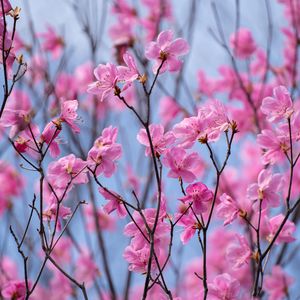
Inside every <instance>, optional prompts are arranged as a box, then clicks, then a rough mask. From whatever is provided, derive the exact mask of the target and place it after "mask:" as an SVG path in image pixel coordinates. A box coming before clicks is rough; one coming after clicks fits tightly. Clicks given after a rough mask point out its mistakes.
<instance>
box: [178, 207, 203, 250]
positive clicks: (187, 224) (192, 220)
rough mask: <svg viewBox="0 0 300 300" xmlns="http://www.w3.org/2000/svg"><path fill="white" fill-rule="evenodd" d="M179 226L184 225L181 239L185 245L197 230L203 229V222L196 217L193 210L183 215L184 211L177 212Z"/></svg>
mask: <svg viewBox="0 0 300 300" xmlns="http://www.w3.org/2000/svg"><path fill="white" fill-rule="evenodd" d="M175 217H176V220H179V221H178V226H181V227H183V232H182V233H181V234H180V240H181V242H182V243H183V244H184V245H185V244H187V243H188V242H189V241H190V240H191V238H192V237H193V236H194V234H195V233H196V231H197V230H200V229H201V224H200V223H199V222H198V220H197V219H196V217H195V215H194V214H193V213H192V212H190V211H189V212H187V213H186V214H185V215H183V216H182V213H178V214H175Z"/></svg>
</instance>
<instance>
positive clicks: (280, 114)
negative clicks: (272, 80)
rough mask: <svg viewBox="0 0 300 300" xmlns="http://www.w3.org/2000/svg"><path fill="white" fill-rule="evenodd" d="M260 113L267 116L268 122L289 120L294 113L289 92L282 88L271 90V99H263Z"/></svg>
mask: <svg viewBox="0 0 300 300" xmlns="http://www.w3.org/2000/svg"><path fill="white" fill-rule="evenodd" d="M261 111H262V112H263V113H264V114H265V115H267V120H268V121H269V122H277V121H280V120H282V119H287V118H289V117H290V116H291V115H292V113H293V112H294V108H293V102H292V99H291V96H290V93H289V91H288V90H287V88H286V87H284V86H278V87H275V88H274V89H273V97H266V98H264V99H263V102H262V106H261Z"/></svg>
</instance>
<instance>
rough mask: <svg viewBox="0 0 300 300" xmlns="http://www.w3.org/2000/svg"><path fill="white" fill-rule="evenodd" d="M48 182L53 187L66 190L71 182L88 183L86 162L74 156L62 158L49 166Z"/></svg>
mask: <svg viewBox="0 0 300 300" xmlns="http://www.w3.org/2000/svg"><path fill="white" fill-rule="evenodd" d="M47 178H48V180H49V183H50V184H52V185H53V187H56V188H61V189H65V188H66V187H67V186H68V184H69V182H70V181H72V184H82V183H87V182H88V177H87V169H86V162H85V161H83V160H82V159H81V158H77V157H76V156H75V155H74V154H69V155H67V156H64V157H61V158H60V159H59V160H58V161H53V162H51V163H50V164H49V166H48V177H47Z"/></svg>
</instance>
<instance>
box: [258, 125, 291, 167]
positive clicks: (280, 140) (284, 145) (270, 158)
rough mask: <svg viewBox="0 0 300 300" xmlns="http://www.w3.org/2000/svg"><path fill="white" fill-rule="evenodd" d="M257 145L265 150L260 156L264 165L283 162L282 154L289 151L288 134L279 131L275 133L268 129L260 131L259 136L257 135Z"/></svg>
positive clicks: (283, 156)
mask: <svg viewBox="0 0 300 300" xmlns="http://www.w3.org/2000/svg"><path fill="white" fill-rule="evenodd" d="M257 143H258V144H259V146H260V147H261V148H262V149H264V150H265V151H264V153H263V156H262V162H263V163H264V164H265V165H266V164H274V163H276V162H279V161H282V160H284V159H285V155H284V152H287V151H288V150H289V149H290V142H289V137H288V134H287V133H285V132H284V131H283V130H280V129H277V130H276V131H275V132H274V131H272V130H270V129H264V130H262V132H261V134H258V135H257Z"/></svg>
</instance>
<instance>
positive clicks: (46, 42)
mask: <svg viewBox="0 0 300 300" xmlns="http://www.w3.org/2000/svg"><path fill="white" fill-rule="evenodd" d="M39 36H40V37H41V38H42V39H43V42H42V49H43V50H45V51H50V52H51V54H52V57H53V58H54V59H57V58H58V57H59V56H60V54H61V52H62V49H63V47H64V41H63V39H62V38H61V37H60V36H59V35H57V33H56V32H55V30H54V28H53V27H52V26H48V27H47V31H46V32H43V33H40V34H39Z"/></svg>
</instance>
